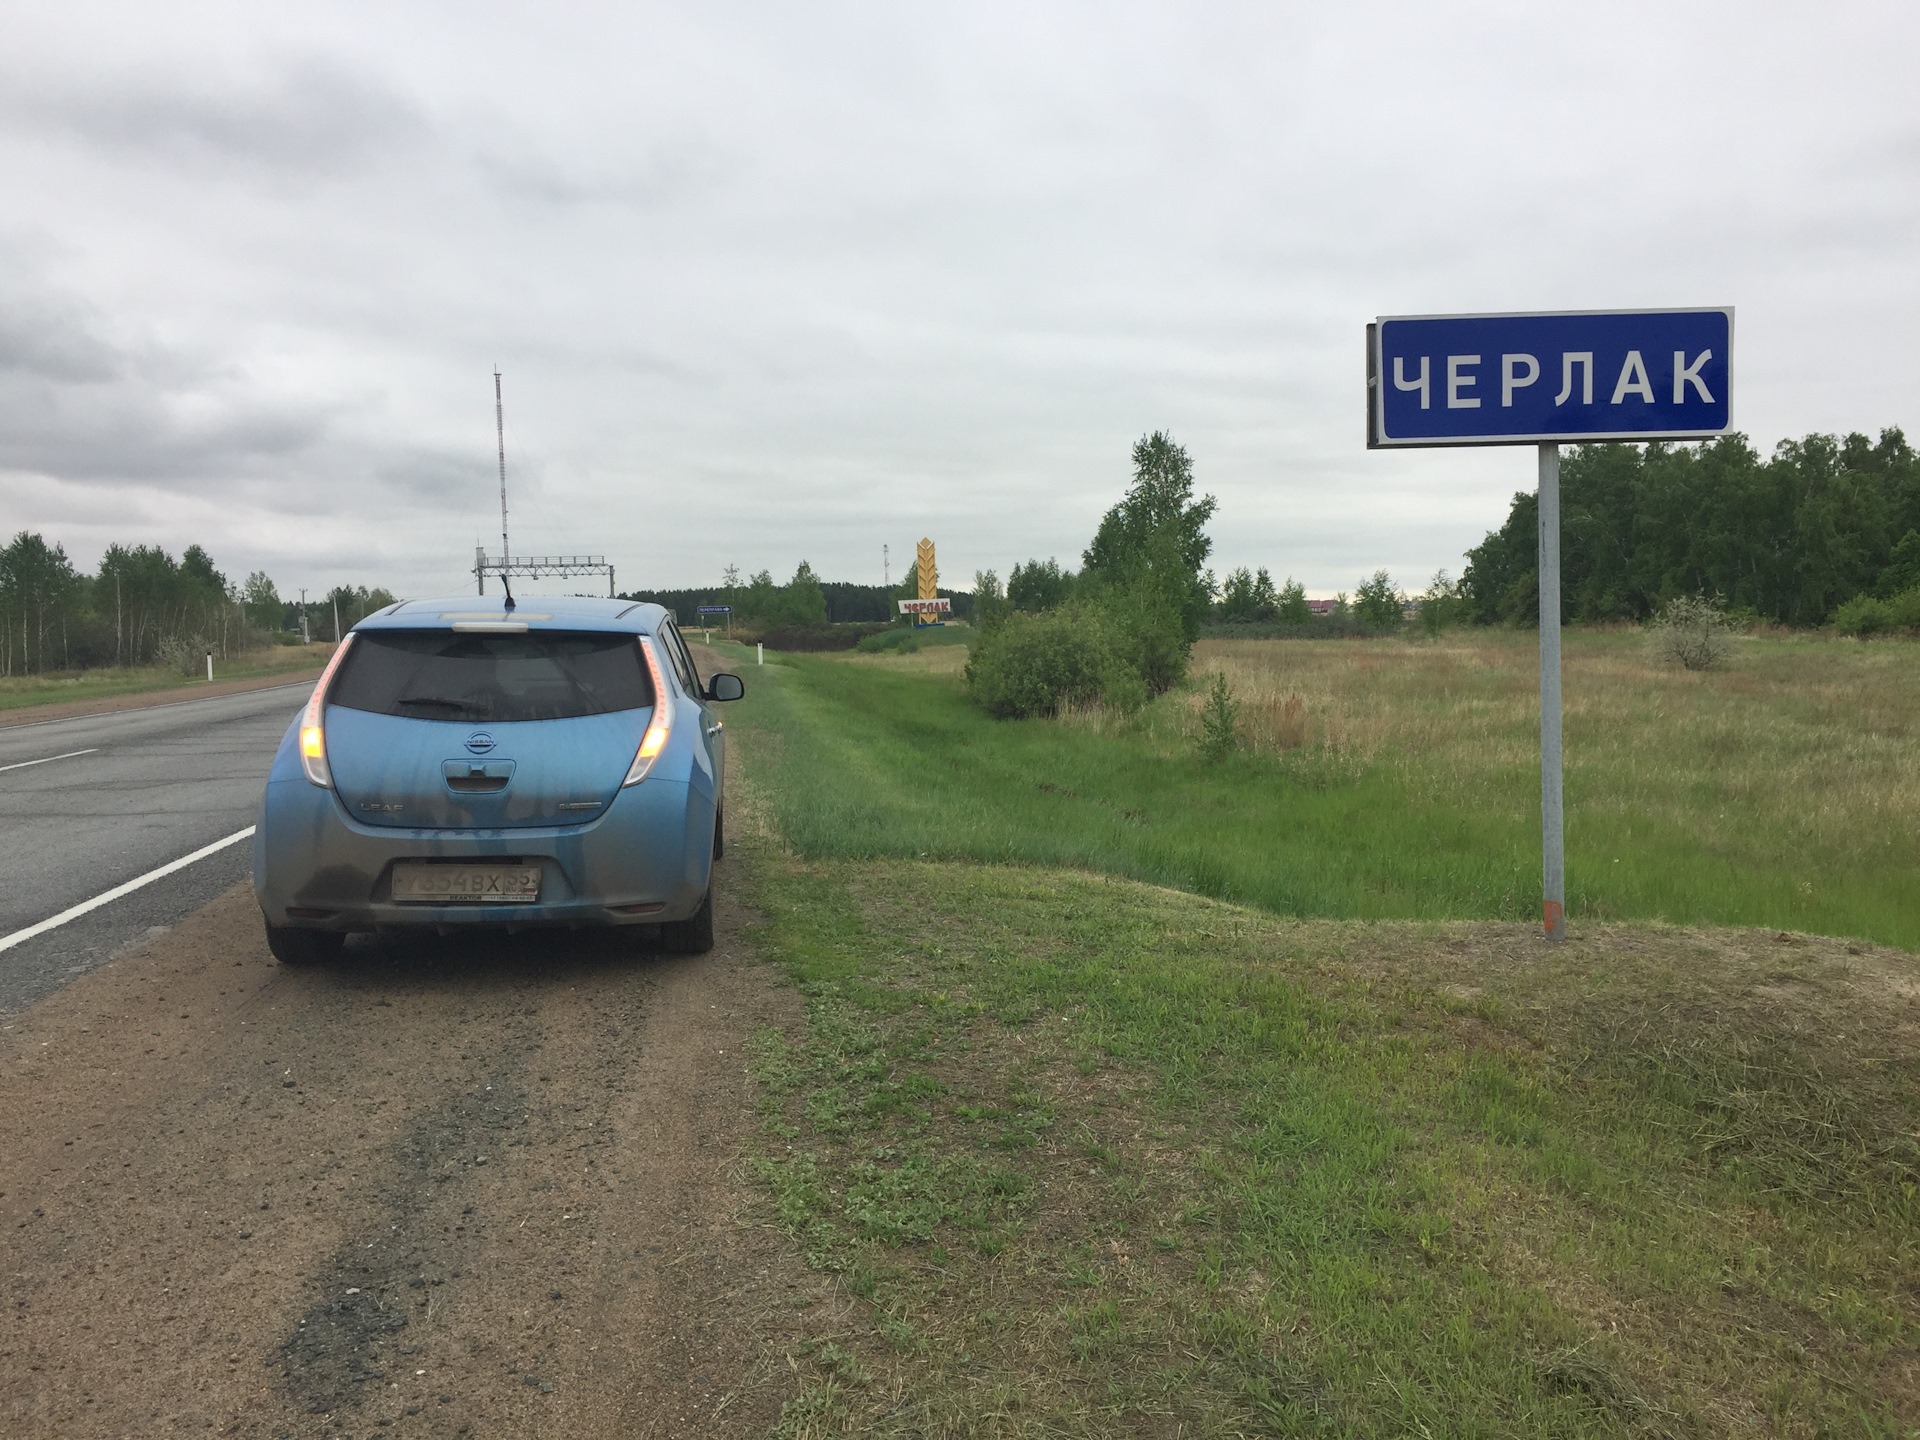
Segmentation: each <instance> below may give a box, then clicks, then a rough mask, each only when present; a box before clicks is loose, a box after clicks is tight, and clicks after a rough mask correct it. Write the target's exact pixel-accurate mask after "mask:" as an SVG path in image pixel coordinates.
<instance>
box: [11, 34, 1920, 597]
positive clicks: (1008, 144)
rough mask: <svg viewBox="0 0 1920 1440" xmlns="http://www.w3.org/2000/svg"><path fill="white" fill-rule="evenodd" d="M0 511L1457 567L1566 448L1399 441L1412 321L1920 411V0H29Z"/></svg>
mask: <svg viewBox="0 0 1920 1440" xmlns="http://www.w3.org/2000/svg"><path fill="white" fill-rule="evenodd" d="M4 14H5V34H6V44H5V46H4V49H3V50H0V187H4V188H3V191H0V193H4V195H5V197H6V203H5V205H4V206H3V207H0V525H3V526H4V528H5V529H6V530H7V531H8V532H9V533H11V532H12V531H13V530H16V529H20V528H28V529H35V530H40V531H42V532H43V533H45V534H46V535H47V537H48V538H49V539H50V540H52V539H58V540H60V541H62V542H63V543H64V544H65V545H66V547H67V549H68V552H69V553H70V554H72V555H73V556H74V557H75V558H76V560H78V561H79V562H80V563H82V564H83V565H88V566H91V565H92V564H93V563H94V562H95V561H96V560H97V558H98V556H99V554H100V551H101V550H102V548H104V546H105V545H106V544H107V543H109V542H110V541H112V540H122V541H129V542H133V541H157V542H160V543H163V544H165V545H167V546H169V547H170V548H174V549H176V550H177V549H178V548H179V547H182V546H184V545H186V544H188V543H190V542H193V541H198V542H200V543H202V544H204V545H206V546H207V548H208V549H209V550H211V551H212V553H213V555H214V558H215V560H216V562H217V563H219V564H220V565H221V567H222V568H223V569H225V570H226V571H227V573H228V574H229V575H230V576H234V577H236V578H237V577H239V576H243V575H245V574H246V573H247V572H249V571H251V570H254V569H264V570H266V571H267V572H268V573H269V574H271V575H272V576H273V578H274V579H275V580H276V581H277V582H278V583H279V585H280V587H281V590H282V592H283V593H291V592H292V590H293V589H294V588H296V587H298V586H302V585H304V586H307V587H309V589H324V588H325V587H327V586H329V585H332V584H335V583H339V582H342V581H346V582H350V583H365V584H375V583H378V584H385V585H388V586H389V587H391V588H393V589H394V590H396V591H398V592H400V593H403V594H423V593H428V592H431V591H440V590H449V589H458V588H461V587H463V586H464V585H466V584H468V583H470V581H469V580H468V578H467V573H468V570H469V568H470V567H471V564H472V556H473V547H474V545H475V543H476V542H477V541H485V542H487V543H488V544H489V546H490V548H494V549H497V546H498V529H499V516H498V510H497V504H498V501H497V491H496V476H495V458H494V431H493V380H492V371H493V369H494V367H495V366H496V365H498V366H499V368H500V369H501V370H502V371H503V372H504V374H505V386H506V397H507V452H508V455H507V458H508V469H509V476H510V483H511V489H512V505H513V516H512V538H513V549H514V550H515V551H517V552H560V551H586V550H592V551H599V552H604V553H605V554H606V555H607V556H608V557H609V558H611V559H612V560H613V561H614V563H615V564H616V565H617V566H618V571H619V579H620V583H621V587H622V588H623V589H624V588H628V587H630V586H638V585H647V586H667V585H675V584H699V583H706V582H712V581H714V580H716V579H717V578H718V576H719V574H720V572H721V569H722V568H723V567H724V566H726V565H728V564H737V565H739V566H740V567H741V568H742V569H743V570H745V571H749V572H750V571H753V570H758V569H760V568H762V567H765V568H768V569H771V570H772V571H773V572H774V573H775V574H776V576H778V577H781V578H784V577H785V576H786V575H788V574H790V573H791V572H792V570H793V568H794V566H795V564H796V563H797V562H798V561H799V560H800V559H801V558H803V557H804V558H807V559H809V560H811V561H812V563H813V564H814V566H815V568H816V569H818V570H820V571H821V572H823V573H824V574H825V575H826V576H828V577H829V578H834V579H846V580H863V581H877V580H878V579H879V578H880V565H881V546H882V544H891V546H892V550H893V557H894V570H895V575H896V576H897V575H898V573H899V568H900V565H901V561H902V557H903V556H909V555H910V554H911V550H912V545H913V542H914V541H915V540H916V539H918V538H919V537H920V536H921V535H923V534H926V535H931V536H933V537H934V538H935V539H936V541H937V542H938V544H939V547H940V559H941V571H942V576H943V579H945V580H947V581H949V582H961V583H964V582H965V580H966V578H967V577H970V576H971V574H972V572H973V571H974V570H975V569H976V568H986V567H993V568H995V569H998V570H999V571H1000V572H1001V573H1002V574H1003V575H1004V573H1005V572H1006V570H1007V568H1008V567H1009V566H1010V565H1011V564H1012V563H1013V562H1014V561H1016V560H1019V559H1022V558H1024V557H1027V556H1047V555H1057V556H1059V557H1060V558H1061V559H1062V560H1071V561H1073V562H1074V563H1076V564H1077V557H1078V554H1079V552H1080V550H1081V549H1082V548H1083V547H1084V546H1085V544H1086V542H1087V540H1088V538H1089V537H1090V535H1091V533H1092V530H1093V527H1094V525H1095V524H1096V522H1097V521H1098V518H1099V516H1100V513H1101V512H1102V511H1103V510H1104V509H1105V508H1106V506H1108V505H1109V504H1111V503H1112V501H1113V500H1114V499H1115V498H1116V497H1117V496H1118V495H1119V493H1120V492H1121V490H1122V489H1123V488H1124V486H1125V484H1126V482H1127V479H1128V450H1129V447H1130V445H1131V443H1132V442H1133V440H1134V439H1135V438H1137V437H1138V436H1139V435H1140V434H1141V433H1142V432H1144V431H1147V430H1151V429H1166V430H1169V431H1170V432H1172V434H1173V435H1174V436H1175V437H1176V438H1177V439H1179V440H1180V441H1181V442H1182V443H1183V444H1185V445H1186V446H1187V448H1188V450H1189V451H1190V452H1191V454H1192V456H1193V459H1194V463H1195V469H1196V472H1197V475H1198V478H1199V481H1200V484H1201V485H1202V487H1203V488H1205V489H1208V490H1211V491H1213V492H1214V493H1215V494H1217V495H1218V496H1219V499H1220V510H1219V514H1218V517H1217V519H1216V521H1215V523H1214V526H1213V532H1212V533H1213V535H1214V537H1215V544H1216V550H1215V559H1216V561H1217V563H1218V565H1219V567H1220V568H1222V569H1223V570H1224V569H1225V568H1228V567H1231V566H1234V565H1240V564H1247V565H1262V564H1264V565H1267V566H1269V567H1271V568H1272V570H1273V571H1274V572H1275V574H1276V576H1284V575H1288V574H1291V575H1294V576H1298V577H1299V578H1300V579H1302V580H1303V581H1304V582H1305V583H1306V584H1307V586H1308V588H1309V591H1310V593H1330V592H1332V591H1333V590H1336V589H1345V588H1351V587H1352V585H1353V584H1354V583H1355V581H1356V580H1357V579H1358V578H1359V577H1360V576H1361V575H1362V574H1363V573H1366V572H1370V571H1372V570H1373V569H1375V568H1376V567H1380V566H1385V567H1386V568H1388V569H1389V570H1390V571H1391V572H1392V573H1393V574H1394V576H1395V577H1396V578H1397V579H1399V580H1400V581H1401V582H1402V583H1403V584H1406V585H1408V586H1409V587H1411V588H1418V587H1419V585H1421V584H1423V583H1424V582H1425V580H1426V578H1427V576H1429V575H1430V574H1431V573H1432V572H1433V570H1435V569H1436V568H1438V567H1440V566H1447V567H1449V568H1451V569H1453V570H1455V571H1457V570H1458V569H1459V566H1460V553H1461V551H1462V550H1463V549H1464V548H1465V547H1467V546H1468V545H1471V544H1473V543H1475V542H1476V541H1477V540H1478V539H1479V538H1480V536H1481V535H1482V534H1483V533H1484V532H1485V531H1486V530H1487V529H1489V528H1491V527H1493V526H1496V525H1497V524H1499V523H1500V521H1501V519H1502V518H1503V516H1504V513H1505V509H1506V503H1507V500H1508V497H1509V496H1510V495H1511V494H1512V492H1513V491H1514V490H1516V489H1519V488H1530V487H1531V485H1532V479H1533V457H1532V454H1531V452H1530V451H1527V450H1479V451H1471V452H1435V451H1423V452H1411V453H1395V454H1380V453H1374V454H1369V453H1368V452H1367V451H1366V450H1365V449H1364V448H1363V438H1364V437H1363V433H1362V416H1363V405H1364V390H1363V372H1362V349H1361V342H1362V334H1363V327H1364V325H1365V323H1366V321H1367V320H1368V319H1370V318H1371V317H1373V316H1375V315H1380V314H1396V313H1420V312H1444V311H1472V310H1519V309H1566V308H1584V307H1594V308H1603V307H1604V308H1612V307H1640V306H1670V305H1694V304H1732V305H1735V306H1736V307H1738V311H1739V331H1738V358H1737V376H1738V390H1737V393H1736V397H1735V419H1736V422H1737V423H1738V424H1739V426H1740V427H1741V428H1742V429H1743V430H1745V431H1746V432H1748V434H1750V435H1751V436H1752V438H1753V440H1754V441H1755V443H1756V444H1758V445H1759V446H1761V447H1762V448H1763V449H1765V448H1770V447H1771V446H1772V445H1773V444H1774V443H1775V442H1776V441H1778V440H1779V439H1780V438H1782V437H1783V436H1788V435H1800V434H1804V433H1805V432H1807V431H1810V430H1827V431H1846V430H1855V429H1857V430H1865V431H1868V432H1873V431H1877V430H1878V429H1879V428H1880V427H1882V426H1886V425H1895V424H1904V425H1905V426H1907V427H1908V428H1909V429H1910V430H1917V429H1920V346H1916V345H1915V343H1914V337H1915V335H1916V334H1920V99H1917V98H1916V90H1915V84H1914V79H1913V72H1912V56H1913V54H1914V53H1915V49H1916V41H1920V7H1916V6H1914V5H1912V4H1911V3H1899V4H1895V3H1888V4H1850V3H1824V4H1820V5H1810V4H1799V5H1785V4H1764V3H1754V0H1746V3H1738V4H1723V5H1717V4H1685V3H1675V0H1661V3H1657V4H1645V5H1639V4H1602V5H1580V6H1574V5H1564V6H1552V5H1543V4H1519V3H1509V4H1491V3H1489V4H1433V3H1425V4H1408V5H1393V4H1342V5H1329V4H1325V3H1317V4H1313V5H1286V4H1279V3H1269V4H1263V5H1249V6H1234V5H1207V4H1199V3H1194V0H1187V3H1182V4H1165V5H1129V4H1124V3H1112V0H1103V3H1098V4H1095V3H1086V4H1080V5H1065V4H1045V3H1036V0H1021V3H1018V4H1005V5H994V4H986V3H974V4H968V5H964V6H959V5H954V6H938V5H901V4H874V5H847V6H832V5H815V4H798V5H796V4H790V3H787V4H764V5H755V4H727V3H703V4H697V5H696V4H687V5H681V6H671V7H663V6H645V5H635V4H622V5H610V6H606V7H594V6H590V5H584V4H575V5H567V6H555V5H551V4H546V5H530V4H529V5H502V4H484V3H472V0H469V3H465V4H460V5H451V4H449V5H443V6H435V5H425V4H422V5H408V6H395V5H391V4H380V5H370V6H366V7H356V6H351V5H341V4H328V3H325V0H317V3H312V4H308V5H303V6H299V7H294V6H262V5H258V4H252V3H249V4H237V5H231V6H224V5H192V4H179V3H173V4H168V5H165V6H154V5H145V4H141V5H135V4H126V5H121V6H100V5H86V4H75V3H72V0H63V3H59V4H45V5H34V4H23V3H20V0H10V3H7V4H6V5H5V10H4Z"/></svg>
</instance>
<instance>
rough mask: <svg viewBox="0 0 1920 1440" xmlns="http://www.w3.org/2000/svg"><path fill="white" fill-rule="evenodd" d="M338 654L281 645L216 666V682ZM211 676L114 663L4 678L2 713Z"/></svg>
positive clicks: (327, 648)
mask: <svg viewBox="0 0 1920 1440" xmlns="http://www.w3.org/2000/svg"><path fill="white" fill-rule="evenodd" d="M332 653H333V647H332V646H331V645H330V644H329V645H311V646H295V645H286V646H277V647H275V648H274V649H271V650H257V651H253V652H251V653H249V654H245V655H235V656H233V657H231V658H230V659H227V660H219V659H216V660H215V661H214V662H213V674H214V678H215V679H216V680H250V679H253V678H255V677H257V676H261V675H277V674H279V673H280V672H281V671H289V672H291V671H297V670H317V669H319V668H320V667H321V666H323V665H325V664H326V663H327V657H328V656H329V655H331V654H332ZM206 683H207V682H206V672H205V671H202V672H200V673H199V674H197V675H182V674H180V673H179V672H178V671H177V670H172V669H168V668H167V667H165V666H162V665H114V666H103V667H101V668H100V669H97V670H74V671H57V672H54V673H51V674H47V675H10V676H5V677H0V710H18V709H22V708H24V707H26V706H32V705H54V704H59V703H61V702H64V701H69V700H92V699H97V698H100V697H104V696H109V695H139V694H144V693H146V692H147V691H160V690H184V689H188V688H191V687H192V686H194V685H204V684H206Z"/></svg>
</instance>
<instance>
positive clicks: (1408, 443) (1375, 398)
mask: <svg viewBox="0 0 1920 1440" xmlns="http://www.w3.org/2000/svg"><path fill="white" fill-rule="evenodd" d="M1714 313H1718V314H1721V315H1725V316H1726V317H1727V423H1726V424H1725V426H1723V427H1722V428H1720V429H1718V430H1661V431H1658V432H1654V433H1642V434H1635V433H1633V432H1630V431H1629V432H1622V431H1619V430H1602V431H1599V432H1597V433H1594V434H1568V433H1564V432H1563V433H1558V434H1547V435H1502V436H1500V437H1499V438H1498V439H1489V438H1488V437H1486V436H1483V435H1461V436H1447V437H1440V438H1434V437H1423V438H1421V439H1419V440H1392V439H1389V438H1388V437H1387V433H1386V430H1387V414H1386V409H1387V407H1386V406H1384V405H1382V404H1381V403H1380V374H1381V365H1382V362H1383V360H1384V358H1385V357H1384V356H1382V354H1381V352H1380V344H1381V342H1380V327H1381V326H1382V325H1385V324H1386V323H1387V322H1388V321H1389V320H1530V319H1534V318H1546V317H1551V316H1559V315H1708V314H1714ZM1733 357H1734V344H1733V306H1731V305H1666V306H1647V307H1643V308H1641V309H1637V310H1485V311H1468V312H1464V313H1462V314H1457V315H1377V316H1375V317H1374V318H1373V319H1372V320H1371V321H1369V322H1368V324H1367V448H1368V449H1369V450H1457V449H1459V448H1460V447H1461V446H1463V445H1478V446H1495V445H1540V444H1544V443H1548V442H1554V443H1558V444H1562V445H1586V444H1595V443H1606V442H1609V441H1612V442H1617V443H1619V444H1622V445H1644V444H1647V443H1649V442H1651V441H1655V440H1717V439H1719V438H1720V437H1721V436H1722V435H1731V434H1733V433H1734V424H1733V390H1734V385H1733Z"/></svg>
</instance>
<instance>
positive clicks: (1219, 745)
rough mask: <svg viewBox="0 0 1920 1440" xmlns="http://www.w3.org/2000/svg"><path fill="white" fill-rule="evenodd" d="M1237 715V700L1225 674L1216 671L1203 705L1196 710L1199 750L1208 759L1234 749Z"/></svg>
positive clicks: (1236, 741)
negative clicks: (1198, 721)
mask: <svg viewBox="0 0 1920 1440" xmlns="http://www.w3.org/2000/svg"><path fill="white" fill-rule="evenodd" d="M1239 719H1240V702H1239V701H1238V700H1235V699H1234V698H1233V691H1232V690H1230V689H1229V688H1228V686H1227V677H1226V676H1225V675H1222V674H1220V673H1218V672H1217V671H1216V672H1215V673H1214V677H1213V688H1212V689H1211V690H1209V691H1208V692H1207V704H1206V708H1205V709H1203V710H1202V711H1201V712H1200V754H1201V755H1202V756H1203V757H1204V758H1206V759H1208V760H1223V759H1225V758H1226V757H1227V756H1229V755H1231V754H1232V753H1233V752H1234V751H1235V750H1236V749H1238V748H1239V745H1240V733H1239V730H1238V728H1237V726H1238V723H1239Z"/></svg>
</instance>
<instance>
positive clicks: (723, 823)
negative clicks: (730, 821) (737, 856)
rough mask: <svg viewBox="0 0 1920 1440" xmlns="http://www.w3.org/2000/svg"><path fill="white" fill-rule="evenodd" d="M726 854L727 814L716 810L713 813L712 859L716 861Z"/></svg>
mask: <svg viewBox="0 0 1920 1440" xmlns="http://www.w3.org/2000/svg"><path fill="white" fill-rule="evenodd" d="M726 853H727V812H726V811H724V810H718V809H716V810H715V811H714V812H713V858H714V859H716V860H718V859H719V858H720V857H721V856H722V855H724V854H726Z"/></svg>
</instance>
